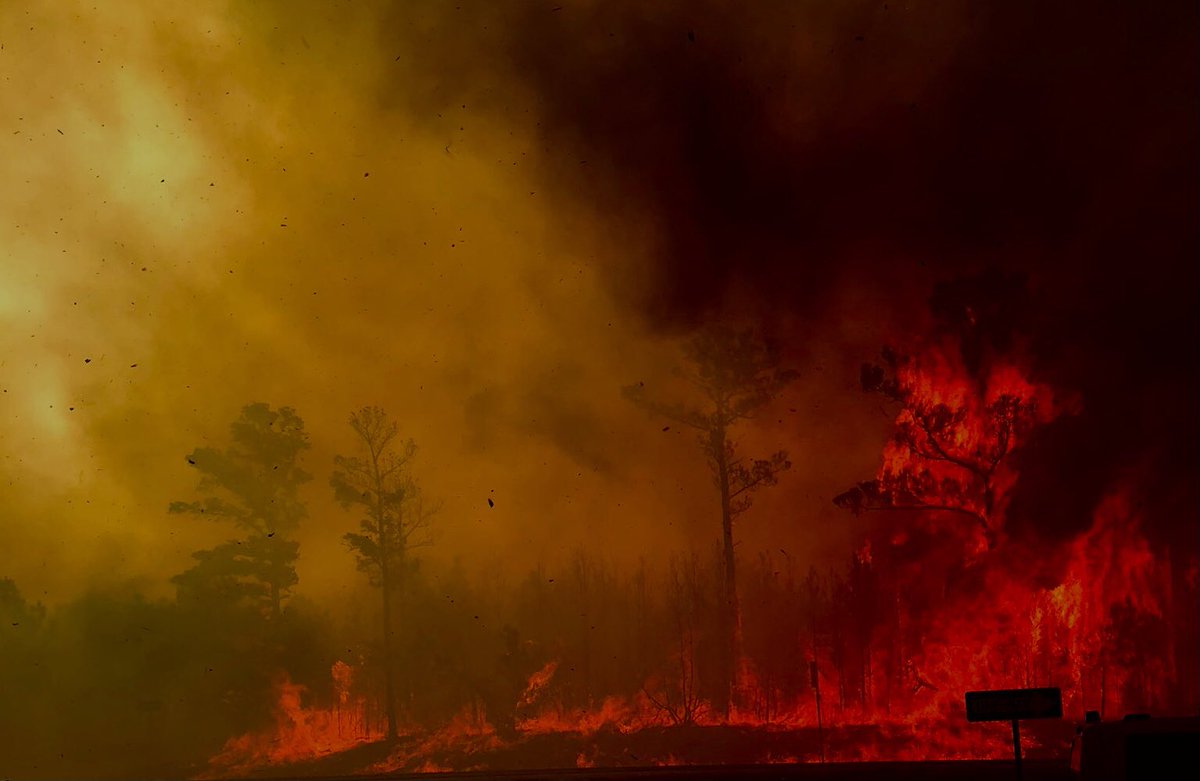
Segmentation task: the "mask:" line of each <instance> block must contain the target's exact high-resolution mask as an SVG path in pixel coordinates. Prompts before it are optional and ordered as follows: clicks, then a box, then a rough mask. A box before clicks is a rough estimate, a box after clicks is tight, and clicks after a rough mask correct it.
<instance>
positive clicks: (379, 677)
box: [0, 547, 1196, 777]
mask: <svg viewBox="0 0 1200 781" xmlns="http://www.w3.org/2000/svg"><path fill="white" fill-rule="evenodd" d="M896 564H897V562H891V563H890V564H888V563H886V562H880V561H878V560H875V561H870V560H868V559H867V558H866V557H864V556H862V555H859V556H856V557H854V558H853V559H851V560H850V561H849V562H847V564H846V565H845V566H842V567H837V568H833V569H830V570H825V571H820V570H816V569H814V568H811V567H809V568H801V567H799V566H798V565H797V564H796V563H794V562H792V561H790V560H789V559H788V557H787V556H786V555H785V554H782V553H777V554H775V555H765V554H764V555H760V556H758V557H755V558H750V559H747V560H746V561H744V562H743V573H744V579H743V584H744V586H743V588H744V596H743V614H744V621H745V626H744V630H745V642H744V648H745V658H744V659H743V660H742V667H743V669H742V675H741V676H740V678H739V690H738V692H737V693H736V698H737V700H738V708H737V709H736V710H735V713H734V717H736V718H738V719H740V720H749V721H755V722H776V723H779V722H793V723H794V722H800V723H806V724H811V723H812V722H813V721H814V720H815V712H814V710H813V707H814V691H813V688H812V685H811V680H810V667H809V663H810V661H812V660H815V661H816V662H817V672H818V677H819V683H820V686H821V687H822V698H823V703H824V709H825V710H824V717H825V719H826V721H827V722H846V721H873V720H879V719H882V718H887V717H888V716H889V715H890V716H891V717H894V718H896V719H908V718H910V717H912V716H913V714H917V713H924V712H925V711H927V710H928V709H929V708H930V707H931V706H933V707H934V708H936V707H940V706H941V704H943V703H947V702H958V701H959V700H960V699H961V692H962V690H963V689H964V688H971V687H972V686H974V685H979V684H978V682H979V681H980V680H981V677H980V676H981V675H990V676H991V678H990V680H988V681H986V683H988V684H991V685H998V686H999V685H1012V686H1021V685H1042V684H1052V685H1060V686H1062V687H1063V688H1064V695H1065V696H1066V698H1067V700H1068V707H1070V708H1071V709H1072V711H1074V710H1077V709H1078V708H1077V707H1076V706H1078V705H1080V704H1082V705H1084V706H1086V707H1087V708H1098V707H1099V705H1100V699H1103V698H1106V701H1107V707H1108V710H1109V713H1108V714H1107V715H1109V716H1113V715H1119V714H1120V712H1121V710H1122V709H1124V710H1142V709H1154V710H1156V711H1159V712H1161V709H1163V708H1169V707H1171V705H1172V702H1171V698H1172V697H1175V698H1176V699H1178V700H1179V702H1178V703H1175V704H1176V705H1179V706H1181V707H1183V706H1186V705H1187V704H1188V703H1186V702H1184V700H1187V698H1188V694H1189V693H1188V692H1187V691H1179V690H1176V691H1172V687H1171V686H1170V685H1169V684H1170V682H1171V680H1177V681H1178V680H1180V676H1181V675H1182V676H1186V675H1187V670H1188V669H1190V668H1189V661H1188V657H1187V656H1186V650H1187V646H1186V642H1187V640H1186V638H1187V636H1188V634H1187V633H1188V632H1189V631H1191V629H1194V627H1191V628H1189V626H1188V625H1187V624H1186V618H1185V616H1184V615H1183V612H1184V611H1183V609H1182V608H1183V607H1184V606H1186V605H1188V604H1191V605H1194V604H1195V596H1196V595H1195V591H1194V586H1192V587H1191V588H1192V590H1191V592H1190V594H1189V593H1187V592H1185V593H1181V594H1179V595H1178V606H1177V607H1176V608H1175V609H1174V613H1173V614H1168V615H1163V616H1158V617H1155V616H1152V615H1149V614H1147V613H1145V612H1143V611H1136V610H1133V609H1132V608H1129V607H1122V606H1117V607H1116V608H1114V609H1113V611H1112V612H1111V614H1110V615H1108V616H1106V617H1104V619H1103V620H1100V621H1099V622H1098V626H1099V628H1100V629H1101V630H1102V634H1103V637H1102V638H1093V639H1092V642H1094V643H1095V645H1087V643H1083V642H1081V641H1078V640H1076V639H1075V638H1074V636H1073V634H1072V632H1071V631H1070V629H1069V628H1068V627H1066V626H1064V625H1063V621H1064V620H1065V618H1064V617H1063V616H1059V615H1057V614H1055V613H1054V612H1053V611H1052V610H1049V609H1048V604H1047V605H1043V606H1042V608H1046V609H1045V612H1044V613H1043V615H1042V616H1041V617H1040V618H1039V619H1038V621H1037V622H1036V624H1035V623H1034V622H1033V621H1032V620H1029V621H1026V622H1025V624H1024V625H1020V624H1015V625H1012V626H1009V627H1008V633H1007V634H1005V635H999V634H996V633H995V632H994V630H990V629H989V630H986V631H984V632H983V633H982V634H983V635H988V636H990V637H991V638H992V640H991V641H992V642H993V645H992V646H991V647H990V648H988V649H986V652H984V649H982V648H979V647H974V646H973V645H972V643H973V638H971V637H967V636H963V637H960V638H959V639H958V642H959V647H958V649H957V650H958V652H960V653H968V654H972V655H974V657H975V658H977V659H978V660H980V661H985V662H986V663H987V664H988V665H990V668H989V670H984V671H980V670H978V669H969V668H968V667H967V666H966V665H963V664H961V660H955V659H953V658H949V657H945V656H939V655H937V654H936V653H933V651H936V650H937V648H938V647H939V646H938V643H939V642H940V641H941V638H942V636H943V635H945V633H946V632H954V631H960V630H959V628H957V627H955V626H950V627H941V628H939V626H938V624H937V621H939V620H942V621H944V620H945V618H944V617H945V615H946V613H944V612H939V611H938V610H936V609H935V608H934V607H933V606H930V605H927V604H925V599H926V597H927V594H925V593H923V589H924V588H925V587H924V586H920V585H916V584H914V583H913V581H911V580H910V579H909V578H908V577H907V576H906V575H905V574H904V573H902V572H901V571H900V570H899V569H897V567H896V566H895V565H896ZM722 569H723V563H722V555H721V551H720V550H719V548H717V547H714V548H713V549H712V550H711V551H708V552H704V553H700V554H686V555H685V554H676V555H674V556H671V557H668V559H667V560H666V561H646V562H643V563H641V564H639V565H636V566H633V567H624V568H618V567H617V566H616V565H615V564H613V563H612V562H609V561H606V560H605V559H604V558H603V557H601V556H598V555H596V554H594V553H590V552H586V551H578V552H576V553H575V554H574V555H572V556H570V557H568V558H567V559H566V560H565V561H562V562H558V563H556V564H555V565H554V566H553V567H544V568H539V569H535V570H533V571H531V572H529V573H527V574H526V575H525V576H524V577H523V578H516V579H513V577H512V576H511V575H508V574H506V573H502V572H498V571H496V572H481V571H479V570H477V569H472V570H469V571H468V570H467V569H465V568H463V567H451V568H449V569H447V570H444V571H442V570H433V569H430V568H429V567H426V566H420V565H417V566H414V567H412V568H411V569H410V571H409V572H408V575H407V577H406V579H405V587H404V589H403V592H402V595H401V596H400V597H399V598H398V599H397V600H396V602H395V604H394V605H392V609H393V610H394V611H395V614H394V616H393V618H394V619H395V622H396V627H397V631H396V633H395V638H394V639H395V642H394V643H393V645H392V648H391V655H390V657H385V656H384V654H383V650H382V636H381V633H380V625H379V622H378V620H377V616H376V614H375V611H374V610H373V609H371V607H372V606H371V605H370V604H369V603H368V602H365V601H364V602H360V603H358V605H357V606H356V607H351V608H350V609H347V610H345V611H339V612H338V613H337V614H332V613H329V612H325V611H322V610H319V609H317V608H316V607H315V606H314V605H313V604H311V603H310V602H308V601H307V600H305V599H303V598H300V597H292V598H290V599H288V600H286V602H285V604H284V605H283V606H282V607H281V610H280V613H279V615H278V616H277V617H266V618H265V616H270V609H269V608H267V607H265V606H257V607H254V606H251V605H245V604H243V605H240V606H239V605H237V604H231V603H229V602H228V601H224V600H219V599H214V600H212V601H200V602H198V601H196V600H194V599H192V600H182V599H179V598H176V599H174V600H161V601H154V600H147V599H146V598H144V597H142V596H140V595H139V594H137V593H136V592H134V591H132V590H130V589H120V588H113V589H109V590H104V591H94V592H91V593H88V594H86V595H84V596H82V597H80V598H78V599H76V600H73V601H71V602H69V603H67V604H64V605H62V606H61V607H58V608H56V609H54V610H52V611H47V610H46V609H44V608H43V607H41V606H39V605H37V604H32V603H30V602H29V601H27V600H25V599H23V598H22V597H21V595H20V593H19V592H18V590H17V588H16V587H15V585H14V584H13V583H12V582H11V581H0V618H2V619H3V625H2V626H0V639H2V640H3V642H2V643H0V691H2V692H3V696H4V701H5V703H6V705H7V707H6V708H5V709H4V710H3V715H2V716H0V718H2V719H3V725H2V726H3V729H2V730H0V736H2V737H0V741H3V743H2V744H0V756H3V757H4V758H5V765H6V766H5V768H4V770H5V772H6V773H8V774H10V775H14V776H44V777H45V776H58V777H61V776H64V775H66V776H80V775H87V776H89V777H95V776H129V775H135V776H155V775H158V776H168V775H179V774H180V773H181V772H196V771H198V770H201V769H202V768H203V767H204V763H205V761H206V760H207V759H208V758H209V757H211V756H212V755H213V754H215V753H217V752H218V751H219V750H220V748H221V746H222V744H223V742H224V741H225V740H226V739H227V738H228V737H230V736H232V735H236V734H240V733H245V732H254V731H257V730H261V729H263V728H264V727H265V726H267V725H271V724H272V723H273V722H274V719H275V718H276V715H277V714H276V713H275V711H274V709H275V708H276V696H277V688H276V686H277V684H278V682H279V681H280V679H281V676H285V675H286V676H287V677H288V678H290V680H292V681H293V682H295V683H299V684H301V685H302V686H303V687H304V691H305V694H304V698H303V704H304V705H305V706H306V707H313V708H317V707H325V708H329V707H332V706H334V705H335V704H336V701H337V692H336V691H335V688H334V685H333V681H332V680H331V677H330V670H331V667H332V665H333V664H334V663H335V662H336V661H339V660H340V661H343V662H346V663H348V664H349V665H350V666H351V668H352V670H353V680H352V683H351V694H352V695H353V697H354V698H355V699H359V698H361V699H362V700H363V701H365V702H366V704H367V707H366V709H365V712H364V713H363V714H362V716H363V717H364V718H365V720H366V721H365V723H358V724H349V723H348V725H347V729H356V730H360V731H361V732H362V734H364V735H365V734H368V733H369V734H373V735H376V736H379V735H382V734H384V732H385V729H386V706H385V702H384V697H385V696H386V695H385V687H384V685H383V678H384V675H385V672H386V670H387V668H389V667H390V668H391V669H392V671H393V673H394V675H395V690H394V695H395V703H396V708H397V713H398V719H399V722H400V728H401V731H402V732H403V731H407V730H413V729H432V728H437V727H440V726H442V725H444V724H446V723H447V722H449V721H450V720H451V719H454V718H456V717H461V716H462V715H463V714H469V715H471V716H472V717H475V718H479V719H481V720H486V721H487V722H489V723H490V724H491V725H492V726H493V727H495V729H496V730H497V733H498V734H500V735H501V736H502V737H512V736H515V735H516V734H518V733H519V731H520V729H521V725H522V723H523V722H525V720H527V719H534V718H537V717H539V716H544V715H545V714H555V715H556V716H557V717H558V722H559V723H562V724H564V725H567V726H569V725H570V724H571V723H572V720H573V719H579V718H581V714H582V713H585V712H594V711H597V710H599V709H601V708H602V707H603V705H604V703H605V701H606V700H609V699H610V698H616V699H618V700H619V701H621V702H624V703H629V704H633V703H640V705H639V717H641V718H646V717H649V718H652V719H654V720H656V721H658V722H659V723H662V724H673V723H674V724H680V723H687V722H690V721H712V720H717V719H719V718H720V717H721V715H720V714H719V713H717V712H715V710H714V709H713V708H712V703H713V702H714V701H719V698H720V697H721V696H722V692H723V690H724V686H725V680H726V670H725V669H724V667H723V665H722V653H723V652H722V649H723V638H724V627H723V624H722V620H721V614H720V611H719V610H718V609H716V606H717V605H718V604H719V601H720V600H721V599H722V598H723V596H722V595H723V571H722ZM964 577H965V576H964ZM960 587H961V588H962V590H963V593H962V594H961V595H960V596H959V597H953V596H952V597H951V598H950V601H951V602H955V601H961V602H962V603H963V604H964V605H966V604H969V602H970V600H971V599H976V598H982V597H983V596H984V594H983V593H982V592H979V591H976V592H972V591H971V588H970V587H969V586H968V585H966V584H965V583H964V584H960ZM1044 601H1046V602H1048V601H1049V596H1048V595H1047V596H1046V597H1045V599H1044ZM977 604H979V605H983V604H987V603H983V602H980V603H977ZM1034 608H1035V609H1034V610H1033V611H1030V616H1029V618H1032V613H1034V612H1036V611H1037V609H1039V607H1038V605H1036V604H1035V605H1034ZM939 615H940V616H941V618H939ZM967 620H975V621H978V622H986V621H992V620H995V619H994V618H993V616H992V613H990V612H986V611H984V610H982V609H981V610H980V612H979V613H978V615H976V616H968V617H967ZM981 636H982V635H981ZM921 659H925V660H926V663H927V664H929V667H928V668H924V667H922V666H921V662H920V660H921ZM550 663H553V668H552V669H553V673H552V675H550V677H549V678H548V680H547V681H546V682H545V683H544V685H542V686H540V687H536V688H535V689H533V690H530V688H529V686H528V684H529V680H530V676H531V675H532V674H534V673H535V672H537V671H539V670H545V669H546V668H547V665H548V664H550ZM1176 666H1177V667H1178V669H1176ZM1139 671H1141V672H1139ZM1139 675H1140V677H1139ZM1089 676H1090V677H1091V678H1090V680H1088V677H1089ZM1102 686H1107V687H1108V688H1109V691H1108V692H1107V693H1106V694H1103V695H1102V694H1101V692H1100V689H1101V687H1102ZM1078 698H1083V699H1078ZM1191 704H1192V705H1194V702H1193V703H1191ZM929 715H930V714H928V713H925V716H929ZM1075 715H1078V714H1077V713H1076V714H1075Z"/></svg>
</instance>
